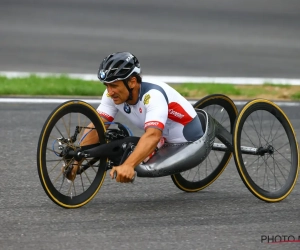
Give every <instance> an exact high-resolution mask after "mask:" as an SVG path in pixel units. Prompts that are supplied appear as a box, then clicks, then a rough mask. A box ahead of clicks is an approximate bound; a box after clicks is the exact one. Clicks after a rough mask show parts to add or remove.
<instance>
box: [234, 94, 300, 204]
mask: <svg viewBox="0 0 300 250" xmlns="http://www.w3.org/2000/svg"><path fill="white" fill-rule="evenodd" d="M233 145H234V159H235V163H236V167H237V169H238V172H239V174H240V176H241V178H242V180H243V182H244V184H245V185H246V187H247V188H248V189H249V190H250V192H251V193H252V194H254V195H255V196H256V197H257V198H259V199H261V200H264V201H267V202H277V201H281V200H283V199H284V198H286V197H287V196H288V195H289V194H290V192H291V191H292V189H293V187H294V186H295V184H296V180H297V177H298V172H299V159H298V157H299V155H298V145H297V141H296V136H295V132H294V129H293V127H292V125H291V123H290V121H289V119H288V118H287V116H286V115H285V113H284V112H283V111H282V110H281V109H280V108H279V107H278V106H277V105H276V104H275V103H273V102H271V101H268V100H264V99H256V100H252V101H250V102H248V103H247V104H246V105H245V106H244V107H243V108H242V110H241V111H240V113H239V115H238V117H237V120H236V123H235V127H234V134H233ZM241 147H249V148H254V149H255V148H256V149H257V154H256V155H254V154H249V153H248V154H247V153H245V150H244V151H243V150H242V148H241ZM249 148H248V149H249Z"/></svg>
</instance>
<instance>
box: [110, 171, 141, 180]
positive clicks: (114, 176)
mask: <svg viewBox="0 0 300 250" xmlns="http://www.w3.org/2000/svg"><path fill="white" fill-rule="evenodd" d="M136 175H137V172H136V171H134V176H133V177H132V179H131V181H130V183H134V181H135V178H136ZM116 178H117V171H115V172H114V174H113V179H116Z"/></svg>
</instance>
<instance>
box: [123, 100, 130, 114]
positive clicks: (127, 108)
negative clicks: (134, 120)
mask: <svg viewBox="0 0 300 250" xmlns="http://www.w3.org/2000/svg"><path fill="white" fill-rule="evenodd" d="M124 111H125V113H127V114H130V113H131V108H130V106H129V105H128V104H127V103H126V102H125V103H124Z"/></svg>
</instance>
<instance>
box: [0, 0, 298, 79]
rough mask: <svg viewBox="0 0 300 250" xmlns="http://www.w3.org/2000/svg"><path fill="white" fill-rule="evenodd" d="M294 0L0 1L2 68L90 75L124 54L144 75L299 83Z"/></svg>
mask: <svg viewBox="0 0 300 250" xmlns="http://www.w3.org/2000/svg"><path fill="white" fill-rule="evenodd" d="M299 13H300V4H299V1H297V0H286V1H284V2H283V1H282V0H272V1H271V0H266V1H259V0H253V1H239V0H229V1H221V0H213V1H199V0H189V1H187V2H184V3H183V2H182V1H179V0H163V1H161V0H152V1H134V0H129V1H122V0H113V1H99V0H85V1H81V0H51V1H50V0H39V1H30V0H27V1H24V0H9V1H8V0H4V1H0V17H1V18H0V34H1V39H0V55H1V56H0V69H1V71H29V72H44V71H46V72H65V73H96V72H97V69H98V66H99V64H100V61H101V60H102V59H103V57H104V56H106V55H107V54H109V53H112V52H115V51H123V50H129V51H131V52H132V53H134V54H135V55H136V56H137V57H138V58H139V59H140V61H141V65H142V67H143V73H144V74H145V75H175V76H182V75H183V76H220V77H233V76H234V77H272V78H300V71H299V68H300V56H299V55H300V43H299V40H300V32H299V30H300V15H299Z"/></svg>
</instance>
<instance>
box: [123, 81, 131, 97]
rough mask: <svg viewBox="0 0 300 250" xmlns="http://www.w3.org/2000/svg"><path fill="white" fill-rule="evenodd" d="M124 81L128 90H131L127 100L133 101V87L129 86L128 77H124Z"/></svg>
mask: <svg viewBox="0 0 300 250" xmlns="http://www.w3.org/2000/svg"><path fill="white" fill-rule="evenodd" d="M123 83H124V85H125V87H126V88H127V90H128V92H129V96H128V98H127V100H126V102H127V101H131V100H132V90H133V88H129V85H128V80H127V79H124V80H123Z"/></svg>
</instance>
